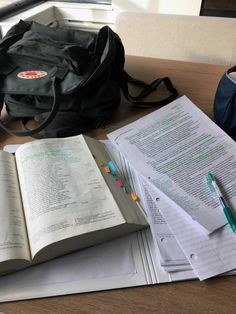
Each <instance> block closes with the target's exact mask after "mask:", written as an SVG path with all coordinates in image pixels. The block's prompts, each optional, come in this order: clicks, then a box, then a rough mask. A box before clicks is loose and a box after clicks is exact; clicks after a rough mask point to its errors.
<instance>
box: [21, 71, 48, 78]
mask: <svg viewBox="0 0 236 314" xmlns="http://www.w3.org/2000/svg"><path fill="white" fill-rule="evenodd" d="M46 75H48V73H47V72H45V71H24V72H19V73H18V74H17V76H18V77H19V78H21V79H24V80H33V79H38V78H41V77H44V76H46Z"/></svg>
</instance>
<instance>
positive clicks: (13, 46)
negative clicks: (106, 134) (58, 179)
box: [0, 21, 178, 137]
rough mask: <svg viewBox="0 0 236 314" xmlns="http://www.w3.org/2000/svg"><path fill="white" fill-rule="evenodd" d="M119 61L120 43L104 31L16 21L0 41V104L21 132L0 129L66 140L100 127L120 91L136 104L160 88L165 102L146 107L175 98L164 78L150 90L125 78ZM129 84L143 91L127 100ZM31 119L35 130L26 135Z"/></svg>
mask: <svg viewBox="0 0 236 314" xmlns="http://www.w3.org/2000/svg"><path fill="white" fill-rule="evenodd" d="M124 55H125V53H124V47H123V45H122V42H121V40H120V38H119V37H118V35H117V34H116V33H115V32H113V31H112V30H111V29H110V28H109V27H108V26H104V27H103V28H101V29H100V30H99V32H98V33H94V32H91V31H83V30H79V29H76V30H75V29H68V28H63V27H54V28H53V27H49V26H45V25H41V24H38V23H36V22H29V21H20V22H19V23H18V24H16V25H15V26H13V27H12V28H11V29H10V30H9V31H8V33H7V34H6V35H5V36H4V38H3V39H2V40H1V41H0V72H1V76H0V91H1V95H2V100H1V103H2V104H3V102H4V103H5V105H6V109H7V112H8V114H9V115H10V116H11V117H13V118H18V119H20V120H21V121H22V126H23V130H20V131H13V130H10V129H9V128H8V127H7V126H6V125H4V123H3V122H2V121H1V120H0V127H1V128H2V129H4V130H5V131H6V132H8V133H10V134H14V135H19V136H28V135H30V136H34V137H63V136H71V135H75V134H80V133H82V132H84V131H87V130H89V129H91V128H97V127H101V126H104V125H105V124H106V123H107V122H108V121H109V119H110V118H111V117H112V115H113V114H114V112H115V111H116V109H117V108H118V106H119V104H120V100H121V91H122V92H123V94H124V96H125V97H126V98H128V99H129V100H130V101H131V102H132V103H134V104H138V103H140V102H142V101H143V98H144V97H145V96H147V95H148V94H150V93H151V92H152V91H153V90H155V89H156V88H157V87H158V86H159V85H160V84H161V83H164V84H165V86H166V87H167V89H168V90H169V91H170V96H169V97H167V98H166V99H164V100H162V101H160V102H154V103H151V105H157V106H161V105H165V104H167V103H169V102H170V101H172V100H174V99H175V98H176V97H177V94H178V93H177V91H176V89H175V88H174V87H173V85H172V83H171V81H170V79H169V78H168V77H165V78H161V79H157V80H155V81H154V82H153V83H151V84H147V83H145V82H143V81H140V80H136V79H133V78H132V77H130V76H129V75H128V74H127V73H126V72H125V71H124V62H125V57H124ZM129 82H131V83H134V84H136V85H139V86H141V87H142V88H143V90H142V92H141V93H140V94H139V95H138V96H136V97H132V96H131V95H130V93H129V91H128V83H129ZM148 105H150V103H148ZM31 118H34V119H35V120H36V121H37V122H38V125H37V127H36V128H35V129H32V130H29V129H27V127H26V123H27V121H28V120H29V119H31ZM43 130H44V134H43V135H42V134H41V133H40V134H39V132H41V131H43Z"/></svg>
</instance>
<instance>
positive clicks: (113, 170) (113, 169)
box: [107, 160, 116, 174]
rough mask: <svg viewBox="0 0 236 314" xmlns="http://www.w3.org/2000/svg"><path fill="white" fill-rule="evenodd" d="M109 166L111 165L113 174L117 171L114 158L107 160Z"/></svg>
mask: <svg viewBox="0 0 236 314" xmlns="http://www.w3.org/2000/svg"><path fill="white" fill-rule="evenodd" d="M107 166H108V167H109V169H110V171H111V173H112V174H114V173H116V166H115V165H114V163H113V161H112V160H110V161H108V162H107Z"/></svg>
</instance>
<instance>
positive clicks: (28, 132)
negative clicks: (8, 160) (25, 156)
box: [0, 76, 59, 138]
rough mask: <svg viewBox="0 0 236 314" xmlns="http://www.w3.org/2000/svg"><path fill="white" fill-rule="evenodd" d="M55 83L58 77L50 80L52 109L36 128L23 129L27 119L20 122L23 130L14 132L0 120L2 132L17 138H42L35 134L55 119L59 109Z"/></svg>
mask: <svg viewBox="0 0 236 314" xmlns="http://www.w3.org/2000/svg"><path fill="white" fill-rule="evenodd" d="M57 83H58V77H57V76H55V77H54V78H53V79H52V92H53V103H52V107H51V111H50V112H49V114H48V116H47V118H46V119H45V120H44V121H43V122H42V123H41V124H40V125H39V126H37V127H36V128H34V129H27V128H26V127H25V123H26V121H27V120H28V119H23V120H22V121H21V122H22V126H23V127H24V128H25V130H23V131H16V130H11V129H9V128H7V127H6V126H5V125H4V123H3V121H1V120H0V128H2V129H3V130H4V131H6V132H7V133H8V134H10V135H17V136H34V137H37V138H41V137H43V136H40V135H37V133H39V132H41V131H42V130H44V129H45V128H46V127H47V126H48V125H49V124H50V123H51V122H52V120H53V119H54V118H55V116H56V114H57V112H58V109H59V102H58V101H57V95H58V91H57Z"/></svg>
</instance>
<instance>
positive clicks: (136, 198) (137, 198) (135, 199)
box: [130, 193, 139, 201]
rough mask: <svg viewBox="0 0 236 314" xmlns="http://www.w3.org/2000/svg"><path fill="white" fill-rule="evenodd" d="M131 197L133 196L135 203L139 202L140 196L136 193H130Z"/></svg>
mask: <svg viewBox="0 0 236 314" xmlns="http://www.w3.org/2000/svg"><path fill="white" fill-rule="evenodd" d="M130 196H131V198H132V200H133V201H138V200H139V197H138V195H136V194H135V193H130Z"/></svg>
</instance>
